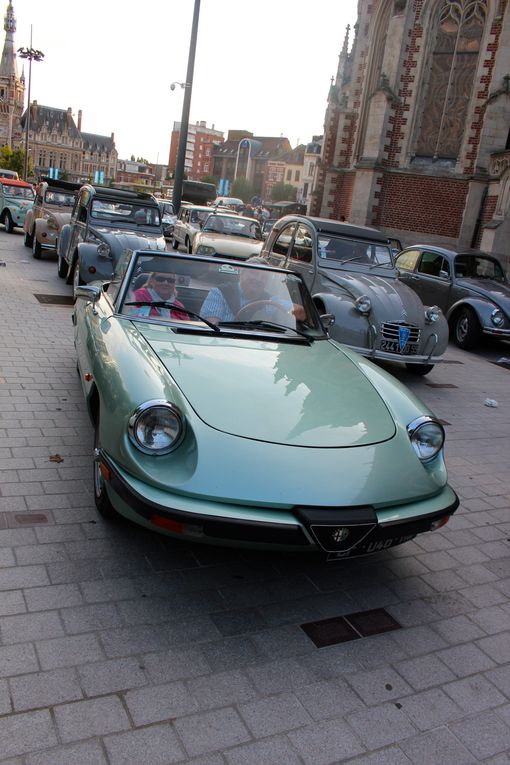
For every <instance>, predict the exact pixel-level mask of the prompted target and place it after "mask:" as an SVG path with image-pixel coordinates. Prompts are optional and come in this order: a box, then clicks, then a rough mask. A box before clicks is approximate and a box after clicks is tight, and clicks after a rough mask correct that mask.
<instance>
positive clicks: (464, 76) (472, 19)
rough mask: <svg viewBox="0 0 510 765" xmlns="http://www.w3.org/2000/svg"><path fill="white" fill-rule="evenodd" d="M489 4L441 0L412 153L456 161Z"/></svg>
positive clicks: (480, 0)
mask: <svg viewBox="0 0 510 765" xmlns="http://www.w3.org/2000/svg"><path fill="white" fill-rule="evenodd" d="M486 14H487V3H486V1H485V0H444V2H443V3H442V4H441V5H440V6H439V14H438V16H437V20H436V22H435V41H434V43H433V45H432V49H431V54H430V59H429V63H428V73H429V74H428V82H427V84H426V86H425V88H424V95H423V100H422V103H421V123H420V127H419V134H418V137H417V141H416V147H415V152H414V153H415V154H416V155H418V156H422V157H433V158H436V157H442V158H445V159H454V160H456V159H457V157H458V154H459V150H460V147H461V144H462V139H463V136H464V130H465V128H466V118H467V110H468V106H469V101H470V98H471V94H472V91H473V80H474V77H475V73H476V67H477V62H478V54H479V51H480V41H481V39H482V34H483V28H484V24H485V18H486Z"/></svg>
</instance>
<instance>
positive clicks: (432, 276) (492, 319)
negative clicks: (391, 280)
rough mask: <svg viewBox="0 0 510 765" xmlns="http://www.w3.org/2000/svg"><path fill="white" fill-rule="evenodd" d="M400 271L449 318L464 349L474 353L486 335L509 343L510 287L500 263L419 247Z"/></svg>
mask: <svg viewBox="0 0 510 765" xmlns="http://www.w3.org/2000/svg"><path fill="white" fill-rule="evenodd" d="M396 265H397V268H398V269H399V271H400V278H401V280H402V281H404V282H405V283H406V284H408V285H409V287H412V289H413V290H414V291H415V292H416V293H417V294H418V295H419V296H420V298H421V299H422V300H423V301H424V302H427V303H428V302H430V301H433V302H434V303H436V304H437V305H438V306H439V307H440V308H441V310H442V311H443V312H444V313H445V315H446V318H447V319H448V322H449V324H450V329H451V335H452V338H453V340H454V341H455V343H456V344H457V345H458V346H459V347H460V348H465V349H470V348H474V347H475V346H476V345H477V344H478V343H479V341H480V340H481V338H482V335H487V336H490V337H496V338H500V339H503V340H504V339H508V338H510V285H509V283H508V280H507V277H506V276H505V272H504V270H503V268H502V266H501V263H500V262H499V260H497V258H494V257H493V256H491V255H486V254H485V253H483V252H473V251H472V252H462V251H461V252H456V251H454V250H450V249H446V248H443V247H432V246H429V245H426V244H418V245H415V246H413V247H407V248H406V249H405V250H403V251H402V252H401V253H400V254H399V255H398V257H397V261H396Z"/></svg>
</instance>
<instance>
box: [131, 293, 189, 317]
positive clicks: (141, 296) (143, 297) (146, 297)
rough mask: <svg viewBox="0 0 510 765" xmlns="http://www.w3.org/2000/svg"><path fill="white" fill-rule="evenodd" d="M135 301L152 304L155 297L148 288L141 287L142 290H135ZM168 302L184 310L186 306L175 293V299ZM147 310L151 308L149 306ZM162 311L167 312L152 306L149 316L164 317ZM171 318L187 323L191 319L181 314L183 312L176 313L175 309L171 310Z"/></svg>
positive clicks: (187, 315) (185, 314)
mask: <svg viewBox="0 0 510 765" xmlns="http://www.w3.org/2000/svg"><path fill="white" fill-rule="evenodd" d="M134 299H135V300H139V301H140V302H141V303H145V302H151V301H153V300H154V295H153V293H152V292H150V290H148V289H147V287H140V289H137V290H135V292H134ZM161 300H162V298H161ZM168 302H169V303H175V305H178V306H180V307H181V308H184V305H183V304H182V303H181V301H180V300H178V299H177V298H176V297H175V293H174V297H172V298H169V300H168ZM147 308H149V306H147ZM161 310H165V309H164V308H163V309H161V308H157V306H152V308H151V309H150V312H149V316H162V315H163V314H162V313H161ZM170 318H171V319H181V320H182V321H186V319H188V318H189V314H187V313H181V311H174V310H173V309H170Z"/></svg>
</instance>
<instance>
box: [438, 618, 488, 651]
mask: <svg viewBox="0 0 510 765" xmlns="http://www.w3.org/2000/svg"><path fill="white" fill-rule="evenodd" d="M472 618H473V614H470V615H469V617H467V616H452V617H451V618H450V619H442V620H441V621H439V622H437V621H436V622H434V624H433V625H432V627H433V629H434V630H435V631H436V632H439V634H440V635H441V637H442V638H444V640H445V641H446V642H447V643H449V644H450V645H456V644H457V643H466V642H468V641H470V640H476V638H480V637H483V635H484V631H483V630H482V629H481V628H480V627H479V626H478V625H476V624H473V622H472Z"/></svg>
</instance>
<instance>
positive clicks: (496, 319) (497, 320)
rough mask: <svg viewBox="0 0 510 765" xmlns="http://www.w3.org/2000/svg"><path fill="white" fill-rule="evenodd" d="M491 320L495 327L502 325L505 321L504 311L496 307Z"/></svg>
mask: <svg viewBox="0 0 510 765" xmlns="http://www.w3.org/2000/svg"><path fill="white" fill-rule="evenodd" d="M491 321H492V323H493V324H494V326H495V327H500V326H501V325H502V324H503V322H504V321H505V316H504V314H503V311H501V310H500V309H499V308H495V309H494V310H493V312H492V313H491Z"/></svg>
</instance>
